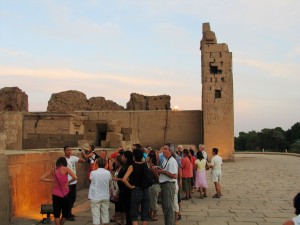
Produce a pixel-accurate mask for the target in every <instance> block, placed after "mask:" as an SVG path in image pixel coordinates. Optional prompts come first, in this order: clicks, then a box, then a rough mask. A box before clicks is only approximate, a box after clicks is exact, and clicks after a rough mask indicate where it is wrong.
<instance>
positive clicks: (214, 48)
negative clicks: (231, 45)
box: [202, 44, 229, 52]
mask: <svg viewBox="0 0 300 225" xmlns="http://www.w3.org/2000/svg"><path fill="white" fill-rule="evenodd" d="M202 51H203V52H228V51H229V50H228V45H227V44H204V45H203V46H202Z"/></svg>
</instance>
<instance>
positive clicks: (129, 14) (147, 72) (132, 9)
mask: <svg viewBox="0 0 300 225" xmlns="http://www.w3.org/2000/svg"><path fill="white" fill-rule="evenodd" d="M299 11H300V1H299V0H284V1H283V0H251V1H249V0H247V1H246V0H230V1H229V0H201V1H200V0H148V1H142V0H123V1H120V0H115V1H108V0H106V1H104V0H81V1H78V0H65V1H62V0H42V1H41V0H0V88H3V87H15V86H17V87H19V88H20V89H22V91H24V92H25V93H26V94H27V95H28V101H29V111H30V112H37V111H46V110H47V105H48V101H49V99H50V98H51V94H53V93H58V92H62V91H67V90H78V91H81V92H83V93H85V94H86V96H87V98H91V97H96V96H102V97H105V99H107V100H113V101H114V102H116V103H118V104H119V105H122V106H124V107H126V103H127V102H128V101H129V99H130V94H131V93H139V94H143V95H150V96H153V95H163V94H167V95H170V96H171V107H172V108H173V107H174V106H175V105H176V106H178V107H179V110H201V52H200V50H199V47H200V40H201V38H202V24H203V23H206V22H208V23H210V27H211V30H212V31H214V32H215V34H216V37H217V41H218V43H227V44H228V47H229V51H231V52H232V54H233V59H232V60H233V61H232V63H233V79H234V117H235V119H234V124H235V131H234V133H235V136H238V134H239V132H241V131H244V132H249V131H252V130H254V131H261V129H264V128H275V127H281V128H282V129H284V130H287V129H290V128H291V126H292V125H294V124H295V123H296V122H300V74H299V73H300V29H299V24H300V13H299ZM297 27H298V28H297Z"/></svg>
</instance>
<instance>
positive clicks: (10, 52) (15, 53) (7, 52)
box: [0, 48, 24, 57]
mask: <svg viewBox="0 0 300 225" xmlns="http://www.w3.org/2000/svg"><path fill="white" fill-rule="evenodd" d="M1 53H2V54H5V55H8V56H14V57H16V56H19V55H23V54H24V53H23V52H21V51H14V50H11V49H5V48H0V54H1Z"/></svg>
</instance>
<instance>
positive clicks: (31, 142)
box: [23, 139, 51, 149]
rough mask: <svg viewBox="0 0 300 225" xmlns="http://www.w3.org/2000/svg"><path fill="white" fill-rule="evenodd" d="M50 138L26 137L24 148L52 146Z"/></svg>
mask: <svg viewBox="0 0 300 225" xmlns="http://www.w3.org/2000/svg"><path fill="white" fill-rule="evenodd" d="M49 140H50V139H25V140H23V149H36V148H51V146H50V143H49Z"/></svg>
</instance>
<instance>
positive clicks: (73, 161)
mask: <svg viewBox="0 0 300 225" xmlns="http://www.w3.org/2000/svg"><path fill="white" fill-rule="evenodd" d="M65 158H66V160H67V163H68V167H69V168H70V169H71V170H72V171H73V172H74V173H75V174H76V163H77V162H78V161H79V158H78V157H77V156H74V155H71V156H70V158H67V157H65ZM71 179H72V177H71V175H70V174H68V180H71ZM76 183H77V180H75V181H73V182H71V183H70V185H72V184H76Z"/></svg>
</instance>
